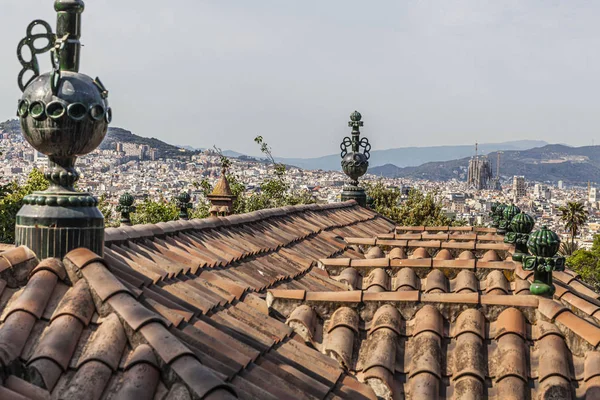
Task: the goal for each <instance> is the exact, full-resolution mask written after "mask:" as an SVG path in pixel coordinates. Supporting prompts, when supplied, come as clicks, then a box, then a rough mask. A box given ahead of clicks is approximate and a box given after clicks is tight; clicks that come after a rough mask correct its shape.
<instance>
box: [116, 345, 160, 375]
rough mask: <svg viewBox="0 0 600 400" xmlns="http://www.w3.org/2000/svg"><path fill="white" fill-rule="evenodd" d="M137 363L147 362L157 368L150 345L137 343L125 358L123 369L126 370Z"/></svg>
mask: <svg viewBox="0 0 600 400" xmlns="http://www.w3.org/2000/svg"><path fill="white" fill-rule="evenodd" d="M137 364H149V365H152V366H154V367H156V368H158V364H157V362H156V357H155V356H154V352H153V351H152V347H150V346H148V345H147V344H140V345H138V346H137V347H136V348H135V349H134V350H133V351H132V352H131V354H130V355H129V357H128V358H127V361H126V362H125V364H124V365H123V369H125V370H128V369H130V368H132V367H133V366H135V365H137Z"/></svg>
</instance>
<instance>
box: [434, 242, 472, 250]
mask: <svg viewBox="0 0 600 400" xmlns="http://www.w3.org/2000/svg"><path fill="white" fill-rule="evenodd" d="M441 247H442V249H462V250H475V242H442V246H441Z"/></svg>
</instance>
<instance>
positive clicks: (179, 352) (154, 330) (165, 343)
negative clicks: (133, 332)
mask: <svg viewBox="0 0 600 400" xmlns="http://www.w3.org/2000/svg"><path fill="white" fill-rule="evenodd" d="M140 333H141V334H142V336H143V337H144V338H145V339H146V341H148V344H150V346H152V348H153V349H154V350H155V351H156V352H157V353H158V355H159V356H160V358H161V359H162V360H163V361H164V362H165V363H167V364H170V363H171V362H173V361H174V360H176V359H177V358H180V357H183V356H184V355H186V354H188V355H192V354H193V353H192V352H191V351H190V349H188V348H187V347H186V346H185V345H183V344H182V343H181V342H180V341H179V340H177V338H176V337H175V336H173V334H171V333H170V332H169V331H168V330H167V328H165V327H164V326H163V325H162V324H160V323H156V322H151V323H149V324H147V325H145V326H143V327H142V328H140Z"/></svg>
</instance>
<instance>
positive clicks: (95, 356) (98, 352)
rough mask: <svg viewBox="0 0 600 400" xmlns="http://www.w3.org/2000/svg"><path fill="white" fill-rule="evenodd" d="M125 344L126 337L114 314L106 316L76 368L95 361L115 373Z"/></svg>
mask: <svg viewBox="0 0 600 400" xmlns="http://www.w3.org/2000/svg"><path fill="white" fill-rule="evenodd" d="M126 343H127V337H126V336H125V330H124V329H123V326H122V325H121V322H120V321H119V318H118V317H117V315H116V314H114V313H112V314H110V315H108V317H106V318H105V319H104V320H103V321H102V323H101V324H100V326H99V327H98V329H97V330H96V332H94V334H93V336H92V337H91V338H90V341H89V342H88V344H87V346H86V348H85V349H84V351H83V354H82V355H81V357H80V358H79V362H78V364H77V368H79V367H81V366H82V365H83V364H85V363H86V362H89V361H92V360H95V361H100V362H102V363H104V364H105V365H106V366H107V367H109V368H110V369H111V370H112V371H116V369H117V367H118V366H119V361H120V360H121V356H122V355H123V350H124V349H125V344H126Z"/></svg>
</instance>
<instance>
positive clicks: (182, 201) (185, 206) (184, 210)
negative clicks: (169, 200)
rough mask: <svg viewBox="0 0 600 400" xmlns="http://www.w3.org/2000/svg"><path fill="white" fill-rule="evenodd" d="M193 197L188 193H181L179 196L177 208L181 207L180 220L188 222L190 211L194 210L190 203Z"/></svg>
mask: <svg viewBox="0 0 600 400" xmlns="http://www.w3.org/2000/svg"><path fill="white" fill-rule="evenodd" d="M191 200H192V197H191V196H190V194H189V193H188V192H185V191H183V192H181V193H179V194H178V195H177V207H179V219H183V220H188V219H189V214H188V210H189V209H191V208H192V203H190V201H191Z"/></svg>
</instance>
